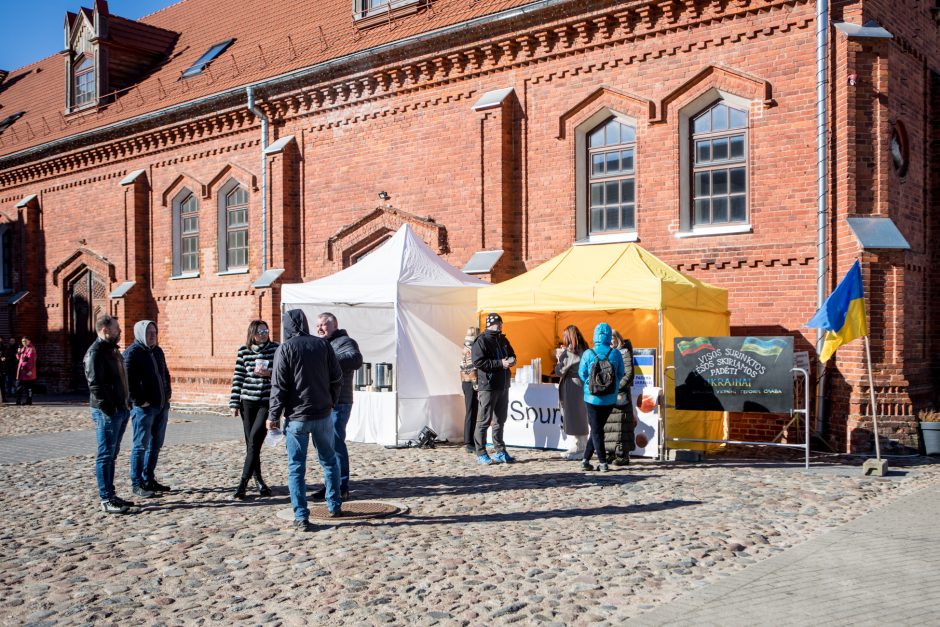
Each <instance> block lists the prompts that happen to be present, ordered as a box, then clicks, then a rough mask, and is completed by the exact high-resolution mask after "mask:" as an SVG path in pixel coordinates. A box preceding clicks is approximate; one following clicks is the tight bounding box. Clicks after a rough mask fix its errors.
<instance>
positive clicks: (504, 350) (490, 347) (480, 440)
mask: <svg viewBox="0 0 940 627" xmlns="http://www.w3.org/2000/svg"><path fill="white" fill-rule="evenodd" d="M470 356H471V358H472V359H473V365H474V366H476V368H477V386H478V388H479V390H478V392H477V394H478V395H479V399H480V411H479V412H478V414H477V428H476V433H475V434H474V438H473V444H474V446H475V448H476V454H477V463H479V464H480V465H481V466H485V465H487V464H492V463H493V462H497V463H501V464H508V463H511V462H512V461H514V460H513V458H512V457H510V456H509V453H507V452H506V444H505V443H504V442H503V425H504V424H506V417H507V413H508V410H509V368H510V367H512V365H513V364H514V363H516V352H515V351H514V350H513V349H512V345H511V344H510V343H509V340H508V339H507V338H506V336H505V335H503V319H502V318H500V317H499V314H496V313H491V314H489V315H488V316H487V317H486V330H485V331H484V332H483V333H481V334H480V335H479V336H478V337H477V339H476V340H475V341H474V342H473V347H472V348H471V349H470ZM490 424H492V425H493V450H494V451H495V455H493V457H490V456H489V454H488V453H487V452H486V430H487V429H489V427H490Z"/></svg>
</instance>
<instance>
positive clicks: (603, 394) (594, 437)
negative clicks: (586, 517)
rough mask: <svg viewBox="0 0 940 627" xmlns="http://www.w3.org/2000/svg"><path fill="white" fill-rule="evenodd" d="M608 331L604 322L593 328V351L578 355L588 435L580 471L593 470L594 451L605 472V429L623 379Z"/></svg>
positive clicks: (622, 368)
mask: <svg viewBox="0 0 940 627" xmlns="http://www.w3.org/2000/svg"><path fill="white" fill-rule="evenodd" d="M611 335H612V332H611V329H610V325H609V324H607V323H606V322H601V323H600V324H598V325H597V326H596V327H595V328H594V347H593V348H589V349H588V350H586V351H584V354H583V355H581V365H580V366H579V367H578V378H579V379H581V381H583V382H584V404H585V406H586V409H587V419H588V425H589V426H590V427H591V435H590V438H589V439H588V442H587V446H586V447H585V448H584V458H583V459H582V460H581V468H582V469H583V470H594V467H593V466H592V465H591V456H592V455H593V454H594V451H595V450H596V451H597V469H598V470H600V471H601V472H607V470H608V466H607V452H606V450H605V449H604V425H606V424H607V419H608V418H609V417H610V412H611V411H612V410H613V408H614V405H615V404H616V403H617V386H618V383H619V382H620V380H621V379H623V373H624V367H623V357H621V355H620V351H618V350H617V349H615V348H611V346H610V340H611Z"/></svg>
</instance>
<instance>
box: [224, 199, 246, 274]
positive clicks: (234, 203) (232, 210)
mask: <svg viewBox="0 0 940 627" xmlns="http://www.w3.org/2000/svg"><path fill="white" fill-rule="evenodd" d="M247 267H248V192H246V191H245V188H244V187H242V186H241V185H239V186H237V187H235V189H233V190H231V191H230V192H228V193H227V194H226V195H225V269H226V270H233V269H236V268H247Z"/></svg>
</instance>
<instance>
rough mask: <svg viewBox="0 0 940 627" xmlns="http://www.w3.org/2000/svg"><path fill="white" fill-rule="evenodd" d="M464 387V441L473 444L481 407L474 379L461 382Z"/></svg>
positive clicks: (466, 443) (466, 444)
mask: <svg viewBox="0 0 940 627" xmlns="http://www.w3.org/2000/svg"><path fill="white" fill-rule="evenodd" d="M460 385H461V387H462V388H463V409H464V414H463V443H464V445H465V446H473V435H474V433H476V428H477V412H478V411H479V409H480V405H479V401H478V400H477V391H476V390H474V389H473V381H463V382H461V384H460Z"/></svg>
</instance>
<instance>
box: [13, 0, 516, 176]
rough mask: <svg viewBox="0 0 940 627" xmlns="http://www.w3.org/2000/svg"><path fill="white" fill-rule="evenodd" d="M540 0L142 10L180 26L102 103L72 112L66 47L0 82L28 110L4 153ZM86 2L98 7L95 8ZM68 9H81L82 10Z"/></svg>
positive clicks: (245, 2) (118, 31)
mask: <svg viewBox="0 0 940 627" xmlns="http://www.w3.org/2000/svg"><path fill="white" fill-rule="evenodd" d="M533 2H534V0H476V1H474V2H471V1H470V0H433V2H432V3H431V5H430V7H429V8H427V9H424V10H422V11H420V12H418V13H414V14H411V15H406V16H401V17H398V18H396V19H394V20H393V21H392V22H391V23H390V24H382V25H378V26H374V27H371V28H365V29H360V28H358V27H357V26H356V24H355V21H354V19H353V14H352V2H351V0H304V1H299V0H263V1H259V0H182V1H181V2H178V3H177V4H174V5H171V6H169V7H166V8H164V9H161V10H159V11H157V12H155V13H152V14H151V15H148V16H146V17H143V18H141V19H140V20H139V22H142V23H144V24H148V25H151V26H155V27H158V28H160V29H163V30H164V31H166V32H167V33H169V34H172V35H173V36H174V37H175V36H176V35H175V34H176V33H178V34H179V37H178V39H177V40H176V42H175V45H173V47H172V50H171V51H170V53H169V55H168V57H167V59H166V61H165V62H164V64H163V65H162V66H159V67H158V68H157V69H156V70H155V71H153V72H151V73H149V74H148V75H147V76H146V77H145V78H143V79H142V80H141V81H140V83H138V84H137V85H135V86H134V87H132V88H130V89H129V90H127V91H125V92H124V93H122V94H119V95H118V97H117V98H116V100H115V102H113V103H111V104H109V105H108V106H106V107H104V108H102V109H100V110H98V111H97V112H94V111H92V112H88V111H87V110H85V111H80V112H78V113H75V114H71V115H68V114H64V110H65V105H66V97H65V93H64V90H65V60H64V58H63V57H62V56H61V55H59V54H56V55H53V56H50V57H47V58H45V59H42V60H40V61H37V62H35V63H33V64H30V65H27V66H26V67H23V68H20V69H18V70H13V71H11V72H10V74H9V76H8V77H7V79H6V80H5V81H4V82H3V83H2V84H0V107H2V108H0V111H26V115H24V116H23V117H22V118H21V119H20V120H18V121H17V122H16V123H15V124H13V125H12V126H11V127H10V128H8V129H7V130H6V131H5V132H4V133H3V134H2V135H0V157H2V156H4V155H11V154H14V153H17V152H20V151H22V150H25V149H27V148H31V147H34V146H39V145H42V144H45V143H48V142H51V141H54V140H57V139H61V138H64V137H67V136H69V135H74V134H77V133H81V132H85V131H89V130H92V129H94V128H97V127H101V126H105V125H108V124H112V123H115V122H119V121H122V120H127V119H130V118H133V117H135V116H138V115H141V114H145V113H151V112H156V111H159V110H161V109H165V108H167V107H171V106H173V105H177V104H181V103H185V102H187V101H190V100H194V99H197V98H201V97H204V96H209V95H212V94H215V93H219V92H223V91H225V90H227V89H231V88H235V87H239V86H244V85H248V84H251V83H254V82H257V81H259V80H263V79H266V78H271V77H274V76H278V75H281V74H284V73H286V72H290V71H292V70H296V69H300V68H304V67H308V66H312V65H316V64H318V63H322V62H324V61H328V60H330V59H335V58H339V57H343V56H344V55H348V54H351V53H355V52H360V51H364V50H368V49H370V48H374V47H376V46H380V45H382V44H386V43H390V42H394V41H397V40H400V39H404V38H407V37H410V36H413V35H420V34H421V33H429V32H431V31H434V30H437V29H440V28H443V27H447V26H451V25H454V24H459V23H461V22H465V21H468V20H472V19H474V18H477V17H481V16H485V15H490V14H493V13H497V12H500V11H504V10H507V9H511V8H514V7H518V6H522V5H526V4H532V3H533ZM82 11H85V13H86V15H88V16H89V17H91V12H90V10H88V9H84V8H83V9H82ZM66 19H69V20H73V19H75V17H74V14H72V13H67V14H66ZM109 19H110V20H111V21H110V22H109V23H110V24H111V25H112V28H113V29H114V31H113V35H114V36H120V37H126V36H132V35H133V32H132V29H133V24H134V22H133V21H131V20H125V19H123V18H117V17H115V16H110V18H109ZM230 38H235V42H234V43H233V44H232V45H231V46H230V47H229V48H228V49H227V50H226V51H225V52H224V53H223V54H222V55H220V56H219V57H218V58H217V59H215V61H213V62H212V63H211V64H210V65H209V66H208V70H207V71H206V72H204V73H203V74H201V75H198V76H194V77H191V78H188V79H185V80H179V77H180V75H181V73H182V72H183V71H184V70H186V69H187V68H188V67H189V66H190V65H192V64H193V62H195V61H196V60H197V59H198V58H199V57H200V56H201V55H202V54H203V53H205V52H206V51H207V50H208V49H209V48H210V47H211V46H212V45H214V44H217V43H220V42H223V41H225V40H227V39H230ZM157 39H158V40H159V39H160V38H159V37H157ZM159 43H160V41H151V42H149V43H148V45H147V47H150V46H158V45H159ZM163 43H166V41H163ZM171 43H172V42H171Z"/></svg>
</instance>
